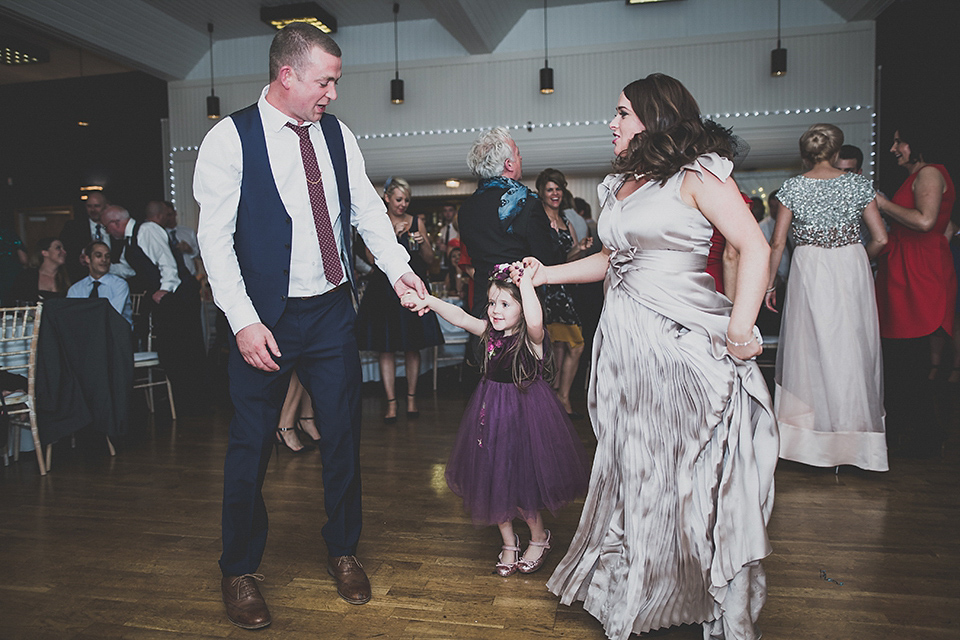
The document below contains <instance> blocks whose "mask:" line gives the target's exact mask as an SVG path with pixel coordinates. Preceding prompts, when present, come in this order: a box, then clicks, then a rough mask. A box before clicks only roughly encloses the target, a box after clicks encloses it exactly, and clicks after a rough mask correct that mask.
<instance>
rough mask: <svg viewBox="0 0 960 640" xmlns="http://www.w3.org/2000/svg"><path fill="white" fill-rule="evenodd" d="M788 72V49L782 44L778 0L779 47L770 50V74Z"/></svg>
mask: <svg viewBox="0 0 960 640" xmlns="http://www.w3.org/2000/svg"><path fill="white" fill-rule="evenodd" d="M786 73H787V50H786V49H784V48H783V47H781V46H780V0H777V48H776V49H774V50H773V51H771V52H770V75H772V76H782V75H785V74H786Z"/></svg>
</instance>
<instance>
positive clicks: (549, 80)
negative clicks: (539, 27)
mask: <svg viewBox="0 0 960 640" xmlns="http://www.w3.org/2000/svg"><path fill="white" fill-rule="evenodd" d="M540 93H544V94H546V93H553V69H551V68H550V65H549V63H547V0H543V69H540Z"/></svg>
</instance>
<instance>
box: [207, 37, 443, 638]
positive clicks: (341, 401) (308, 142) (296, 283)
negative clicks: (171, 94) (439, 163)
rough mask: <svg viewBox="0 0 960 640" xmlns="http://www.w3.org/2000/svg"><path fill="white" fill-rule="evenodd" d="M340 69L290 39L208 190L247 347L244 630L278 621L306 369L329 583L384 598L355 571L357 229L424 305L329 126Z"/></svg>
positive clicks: (231, 501)
mask: <svg viewBox="0 0 960 640" xmlns="http://www.w3.org/2000/svg"><path fill="white" fill-rule="evenodd" d="M340 56H341V54H340V48H339V47H338V46H337V44H336V43H335V42H334V41H333V40H332V39H331V38H330V37H329V36H327V35H325V34H323V33H322V32H321V31H319V30H318V29H316V28H315V27H311V26H308V25H305V24H302V23H294V24H291V25H289V26H287V27H286V28H284V29H283V30H281V31H280V32H278V33H277V35H276V37H275V38H274V40H273V44H272V45H271V47H270V84H269V85H268V86H267V87H266V88H264V90H263V92H262V93H261V95H260V99H259V101H258V102H257V103H256V104H254V105H251V106H250V107H247V108H246V109H242V110H240V111H238V112H236V113H234V114H232V115H231V116H230V117H228V118H224V119H223V120H222V121H221V122H219V123H217V125H216V126H214V127H213V129H211V130H210V132H209V133H208V134H207V136H206V138H204V141H203V144H202V145H201V147H200V151H199V154H198V157H197V167H196V173H195V175H194V195H195V197H196V200H197V202H199V204H200V225H199V232H198V236H199V239H200V249H201V253H202V255H203V256H204V265H205V267H206V270H207V275H208V278H209V281H210V285H211V287H212V289H213V295H214V300H215V302H216V303H217V305H218V306H219V307H220V308H221V309H222V310H223V311H224V313H225V314H226V316H227V319H228V321H229V323H230V328H231V330H232V331H233V334H234V336H233V339H232V340H231V352H230V359H229V364H228V372H229V376H230V394H231V398H232V400H233V404H234V408H235V415H234V417H233V420H232V421H231V423H230V436H229V442H228V446H227V456H226V463H225V465H224V497H223V520H222V525H223V552H222V554H221V556H220V569H221V572H222V574H223V578H222V581H221V592H222V596H223V601H224V605H225V606H226V611H227V617H228V618H229V619H230V621H231V622H232V623H234V624H235V625H237V626H239V627H242V628H245V629H258V628H261V627H265V626H267V625H268V624H270V621H271V619H270V613H269V610H268V609H267V606H266V603H265V602H264V599H263V596H262V595H261V594H260V591H259V587H258V585H257V581H258V580H262V579H263V576H260V575H258V574H256V571H257V568H258V567H259V565H260V560H261V557H262V556H263V552H264V547H265V544H266V538H267V511H266V507H265V505H264V501H263V495H262V492H261V488H262V485H263V479H264V474H265V472H266V468H267V462H268V460H269V458H270V451H271V448H272V444H273V442H274V439H275V438H276V426H277V423H278V420H279V416H280V408H281V406H282V404H283V399H284V396H285V394H286V391H287V385H288V382H289V379H290V374H291V372H292V371H293V370H294V369H296V371H297V374H298V376H299V378H300V381H301V382H302V383H303V385H304V386H305V387H306V389H307V390H308V391H309V392H310V395H311V397H312V398H313V402H314V410H315V414H314V415H316V417H317V428H318V429H319V431H320V435H321V441H320V452H321V457H322V464H323V490H324V495H323V497H324V506H325V510H326V516H327V522H326V524H325V525H324V526H323V528H322V529H321V535H322V537H323V540H324V542H325V544H326V547H327V559H326V570H327V571H328V572H329V573H330V574H331V575H332V576H333V577H334V580H335V582H336V586H337V592H338V594H339V595H340V597H342V598H343V599H344V600H346V601H347V602H349V603H351V604H363V603H365V602H367V601H368V600H369V599H370V583H369V581H368V580H367V577H366V574H365V573H364V571H363V568H362V566H361V565H360V563H359V562H358V561H357V558H356V553H357V544H358V541H359V538H360V529H361V501H360V468H359V464H360V452H359V446H360V385H361V382H362V379H361V371H360V357H359V353H358V351H357V343H356V339H355V337H354V323H355V320H356V311H355V308H354V295H355V293H354V292H355V289H354V277H353V270H352V269H353V267H352V264H353V260H352V255H353V253H352V247H351V226H354V227H356V228H357V230H358V231H359V233H360V235H361V236H362V237H363V240H364V243H365V244H366V246H367V248H369V249H370V251H371V252H372V253H373V255H374V257H375V259H376V263H377V265H378V266H379V267H380V268H381V269H382V270H383V271H384V272H385V273H386V274H387V276H388V277H389V278H390V281H391V282H392V283H393V284H394V289H395V290H396V292H397V293H398V294H402V293H404V292H406V291H408V290H410V289H413V290H415V291H417V293H418V294H419V295H420V296H421V297H422V296H424V295H425V287H424V284H423V282H421V281H420V280H419V279H418V278H417V277H416V276H415V275H414V273H413V271H411V270H410V267H409V265H408V257H407V252H406V250H405V249H404V248H403V247H401V246H400V245H399V244H398V243H397V242H396V236H395V235H394V232H393V227H392V225H391V224H390V222H389V220H388V218H387V216H386V213H385V211H386V210H385V206H384V203H383V200H382V199H381V198H380V196H379V195H378V194H377V192H376V190H374V188H373V185H371V184H370V181H369V180H368V179H367V177H366V174H365V169H364V163H363V157H362V156H361V154H360V149H359V146H358V145H357V142H356V138H355V137H354V135H353V134H352V133H351V132H350V130H349V129H348V128H347V127H345V126H344V125H342V124H341V123H340V122H338V121H337V119H336V118H335V117H333V116H332V115H331V114H328V113H325V111H326V108H327V106H328V105H329V104H330V102H332V101H333V100H335V99H336V97H337V86H336V85H337V81H338V80H339V78H340V74H341V60H340Z"/></svg>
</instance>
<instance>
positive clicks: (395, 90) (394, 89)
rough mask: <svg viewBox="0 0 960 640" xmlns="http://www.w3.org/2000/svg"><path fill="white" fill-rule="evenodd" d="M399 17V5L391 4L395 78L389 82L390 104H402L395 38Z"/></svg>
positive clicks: (398, 49)
mask: <svg viewBox="0 0 960 640" xmlns="http://www.w3.org/2000/svg"><path fill="white" fill-rule="evenodd" d="M399 15H400V3H399V2H394V3H393V61H394V65H395V66H394V70H395V72H396V76H395V77H394V78H393V80H391V81H390V102H392V103H393V104H403V80H401V79H400V41H399V39H398V36H397V20H398V18H399Z"/></svg>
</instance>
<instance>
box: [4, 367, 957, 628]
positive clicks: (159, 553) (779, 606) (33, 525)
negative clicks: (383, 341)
mask: <svg viewBox="0 0 960 640" xmlns="http://www.w3.org/2000/svg"><path fill="white" fill-rule="evenodd" d="M454 371H455V370H454V369H447V370H445V371H444V372H443V374H442V375H441V378H442V381H441V390H440V392H439V393H438V394H437V395H435V396H434V395H433V394H431V393H429V392H428V391H427V390H428V388H429V385H427V384H424V385H423V390H422V392H421V394H420V412H421V415H420V417H419V418H418V419H416V420H413V419H407V418H406V417H405V416H404V415H403V411H402V410H403V403H401V416H400V420H399V421H398V422H397V423H396V424H393V425H384V424H383V423H382V421H381V418H380V416H381V415H382V410H383V407H382V403H381V400H380V393H381V392H380V391H379V390H378V389H377V388H376V387H374V386H366V387H365V388H364V405H363V410H364V425H363V428H364V432H363V450H362V462H363V474H364V475H363V495H364V530H363V536H362V539H361V544H360V549H359V552H358V556H359V558H360V560H361V562H362V563H363V565H364V567H365V568H366V570H367V573H368V574H369V576H370V580H371V582H372V585H373V600H372V601H371V602H370V603H369V604H366V605H364V606H353V605H350V604H347V603H346V602H344V601H343V600H341V599H340V598H338V597H337V594H336V590H335V588H334V584H333V581H332V579H331V578H330V577H328V575H327V573H326V570H325V557H326V550H325V547H324V546H323V543H322V542H321V540H320V535H319V530H320V527H321V525H322V523H323V516H322V513H323V495H322V492H321V491H320V486H321V483H320V472H321V468H320V461H319V454H318V453H317V452H316V451H313V452H310V453H308V454H302V455H297V456H294V455H291V454H290V453H289V451H287V450H285V449H281V451H280V453H279V456H275V457H274V458H273V459H272V460H271V461H270V467H269V469H268V471H267V480H266V485H265V491H264V492H265V495H266V501H267V506H268V509H269V513H270V538H269V541H268V543H267V550H266V554H265V556H264V559H263V564H262V566H261V567H260V572H261V573H262V574H263V575H264V576H265V577H266V579H265V581H264V582H263V583H262V585H261V590H262V591H263V593H264V596H265V597H266V599H267V603H268V605H269V607H270V610H271V612H272V614H273V625H272V626H271V627H269V628H267V629H265V630H262V631H257V632H251V631H244V630H241V629H238V628H236V627H234V626H233V625H232V624H230V623H229V622H228V620H227V618H226V616H225V614H224V611H223V605H222V604H221V601H220V587H219V584H220V574H219V569H218V567H217V564H216V562H217V558H218V555H219V550H220V539H219V537H220V497H221V490H222V487H221V482H222V465H223V456H224V451H225V447H226V434H227V425H228V422H229V417H230V411H231V410H230V408H229V406H228V405H227V404H226V403H222V404H221V406H220V407H219V408H218V409H217V412H216V413H215V415H213V416H211V417H208V418H195V419H189V418H182V419H180V420H179V421H178V422H177V424H176V425H172V424H171V422H170V420H169V418H168V417H167V416H165V415H162V414H158V415H157V416H156V418H155V419H154V418H150V417H148V416H147V415H146V413H145V412H144V413H142V414H141V418H140V419H141V420H142V421H143V423H144V424H145V427H144V429H143V431H144V435H143V436H141V437H139V438H137V439H134V440H132V441H129V442H126V443H120V444H119V446H118V453H117V456H116V458H110V457H109V455H108V454H107V453H106V446H105V445H103V446H102V450H101V448H100V446H99V445H100V443H99V442H97V441H94V442H93V443H88V444H87V446H78V447H77V448H75V449H70V448H69V446H61V447H59V448H57V449H55V451H54V458H53V469H52V471H51V473H50V474H49V475H48V476H46V477H43V478H41V477H40V476H39V475H38V473H37V469H36V461H35V460H33V459H32V454H27V455H24V456H21V459H20V462H19V463H16V464H12V465H11V466H10V467H7V468H5V469H3V470H2V481H0V567H2V571H3V577H2V579H0V638H3V639H4V640H18V639H23V640H45V639H50V640H54V639H56V640H64V639H71V638H72V639H78V640H79V639H85V640H86V639H89V640H93V639H97V640H103V639H114V638H129V639H150V640H165V639H173V638H250V637H254V636H256V637H264V638H267V637H281V636H282V637H284V638H311V639H314V638H324V639H329V640H335V639H338V638H385V639H412V638H455V639H472V638H484V639H486V638H492V639H507V638H509V639H511V640H513V639H517V638H566V639H580V638H583V639H590V640H601V639H602V638H604V634H603V630H602V628H601V627H600V625H599V623H597V621H596V620H594V619H593V618H592V617H591V616H590V615H588V614H587V613H585V612H584V611H583V609H582V607H581V606H579V605H575V606H572V607H566V606H563V605H560V604H559V603H558V601H557V598H556V597H554V596H553V595H552V594H550V593H548V592H547V590H546V588H545V587H544V583H545V582H546V580H547V578H548V577H549V575H550V573H551V572H552V570H553V568H554V567H555V566H556V565H557V563H558V562H559V560H560V557H561V555H562V554H563V552H564V550H565V548H566V546H567V544H568V543H569V541H570V538H571V536H572V534H573V532H574V529H575V527H576V524H577V520H578V518H579V512H580V507H581V503H577V504H575V505H572V506H569V507H568V508H566V509H565V510H563V511H562V512H561V513H559V514H558V515H557V516H556V517H552V516H550V515H549V514H547V516H546V520H547V526H548V527H549V528H550V529H552V530H553V535H554V537H553V540H554V550H553V552H552V554H551V556H550V557H549V559H548V560H547V563H546V566H545V568H544V569H543V570H541V571H540V572H539V573H536V574H532V575H529V576H522V577H521V576H519V574H518V575H515V576H511V577H509V578H500V577H498V576H496V575H495V574H493V573H492V569H493V565H494V562H495V560H496V556H497V553H498V550H499V546H500V542H499V535H498V533H497V531H496V529H495V528H493V527H487V528H484V529H476V528H474V527H473V526H472V525H471V523H470V521H469V519H468V518H467V517H466V516H465V515H464V513H463V511H462V508H461V504H460V501H459V500H458V499H457V498H456V497H455V496H453V495H452V494H451V493H450V491H449V490H448V489H447V486H446V483H445V481H444V464H445V461H446V456H447V453H448V452H449V450H450V447H451V444H452V442H453V438H454V434H455V433H456V430H457V425H458V422H459V418H460V415H461V412H462V410H463V408H464V405H465V403H466V400H467V398H468V397H469V394H470V389H469V388H465V386H462V385H459V384H458V383H457V382H456V374H455V373H453V372H454ZM426 381H427V377H426V376H425V377H424V382H426ZM401 393H403V390H402V389H398V395H399V396H400V397H402V395H400V394H401ZM943 394H945V395H944V397H946V398H948V399H949V400H948V404H949V406H948V407H946V408H947V409H948V410H949V412H950V424H951V429H952V431H951V433H950V437H949V440H948V442H947V448H946V453H945V455H944V457H943V458H942V459H937V460H933V461H916V460H897V459H894V460H892V461H891V470H890V471H889V472H888V473H885V474H878V473H866V472H861V471H858V470H856V469H852V468H848V467H844V468H841V469H840V472H839V474H835V473H834V470H833V469H813V468H809V467H804V466H801V465H797V464H791V463H781V465H780V467H779V468H778V470H777V499H776V506H775V508H774V512H773V519H772V522H771V524H770V529H769V531H770V537H771V540H772V544H773V555H771V556H770V557H769V558H767V560H766V561H765V567H766V571H767V579H768V584H769V597H768V600H767V604H766V606H765V608H764V609H763V613H762V615H761V618H760V626H761V629H762V631H763V637H764V638H765V639H769V640H847V639H850V640H855V639H856V640H860V639H869V640H915V639H923V640H939V639H944V640H946V639H947V638H950V639H956V638H960V576H958V572H960V467H958V462H960V454H958V450H960V446H958V445H960V438H958V433H957V424H958V420H957V415H958V409H957V404H958V396H960V393H958V390H957V387H956V386H953V387H948V386H946V385H944V388H943ZM141 402H142V401H141ZM580 404H581V407H580V408H581V410H582V404H583V400H582V398H581V399H580ZM162 405H163V403H160V404H159V405H158V406H162ZM577 427H578V429H579V431H580V433H581V435H582V437H583V438H584V441H585V442H586V443H588V446H589V447H590V450H591V451H592V449H593V446H594V445H595V441H594V440H593V435H592V432H591V430H590V426H589V422H588V421H587V420H579V421H578V422H577ZM83 444H84V443H83V442H81V443H80V445H83ZM92 445H97V446H92ZM518 530H519V531H521V539H522V541H523V544H524V545H525V544H526V540H527V538H528V535H527V532H526V528H525V527H520V528H518ZM825 578H828V579H829V580H827V579H825ZM652 635H653V636H655V637H657V638H664V639H669V640H680V639H694V638H702V632H701V630H700V628H699V627H684V628H678V629H670V630H666V631H661V632H657V633H655V634H652Z"/></svg>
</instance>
